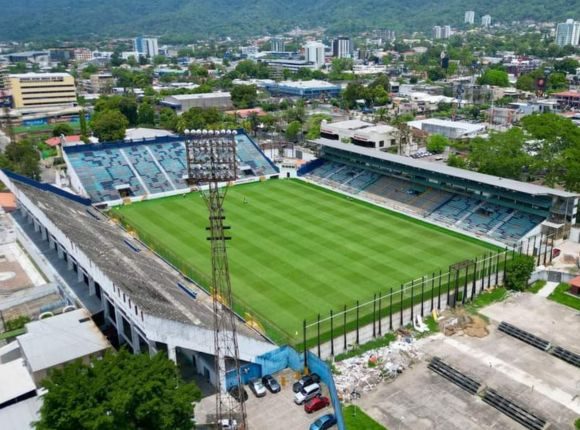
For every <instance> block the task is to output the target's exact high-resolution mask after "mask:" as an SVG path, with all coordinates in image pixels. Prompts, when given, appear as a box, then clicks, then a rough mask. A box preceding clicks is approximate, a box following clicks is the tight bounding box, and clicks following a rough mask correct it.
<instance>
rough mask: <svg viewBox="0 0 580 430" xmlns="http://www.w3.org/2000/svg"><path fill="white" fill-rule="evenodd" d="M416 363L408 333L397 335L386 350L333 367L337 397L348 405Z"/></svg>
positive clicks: (370, 353) (371, 352) (366, 354)
mask: <svg viewBox="0 0 580 430" xmlns="http://www.w3.org/2000/svg"><path fill="white" fill-rule="evenodd" d="M420 359H421V354H420V353H419V351H418V350H417V348H416V346H415V339H414V338H413V337H412V336H410V335H409V333H406V334H401V333H399V336H398V338H397V340H396V341H393V342H391V343H390V344H389V345H388V346H384V347H382V348H377V349H374V350H371V351H368V352H365V353H364V354H362V355H360V356H357V357H352V358H347V359H346V360H343V361H340V362H338V363H336V364H335V368H336V373H337V374H336V375H334V381H335V384H336V389H337V391H338V396H339V398H340V399H341V400H342V401H343V402H349V401H352V400H354V399H356V398H358V397H360V396H361V394H362V393H366V392H369V391H372V390H374V389H375V387H376V386H377V385H378V384H379V383H381V382H382V381H384V380H390V379H394V378H396V377H397V376H398V375H399V374H401V373H403V371H404V370H405V369H407V368H409V367H412V366H413V364H414V363H416V362H418V361H419V360H420Z"/></svg>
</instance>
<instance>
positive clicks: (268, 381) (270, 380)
mask: <svg viewBox="0 0 580 430" xmlns="http://www.w3.org/2000/svg"><path fill="white" fill-rule="evenodd" d="M262 384H264V386H265V387H266V388H267V389H268V390H270V392H272V393H279V392H280V390H281V389H282V387H280V384H279V383H278V381H276V378H274V377H273V376H272V375H264V376H263V377H262Z"/></svg>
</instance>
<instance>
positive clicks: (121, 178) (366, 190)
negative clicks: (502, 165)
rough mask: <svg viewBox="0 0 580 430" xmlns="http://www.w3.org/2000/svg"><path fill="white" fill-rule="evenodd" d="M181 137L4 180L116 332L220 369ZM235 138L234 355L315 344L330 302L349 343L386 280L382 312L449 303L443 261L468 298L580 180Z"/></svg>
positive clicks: (554, 224) (202, 237) (572, 211)
mask: <svg viewBox="0 0 580 430" xmlns="http://www.w3.org/2000/svg"><path fill="white" fill-rule="evenodd" d="M184 139H185V138H184V137H180V136H175V137H163V138H156V139H148V140H142V141H130V142H110V143H103V144H90V145H79V146H73V147H65V148H63V158H64V160H65V162H66V165H67V177H66V178H61V184H60V187H58V188H57V187H55V186H50V185H46V184H39V183H36V182H34V181H31V180H28V179H26V178H22V177H19V176H17V175H14V174H12V173H10V172H6V171H4V172H2V174H1V176H2V177H1V179H2V181H3V182H4V183H5V184H7V186H8V187H9V188H10V189H11V191H12V192H13V193H14V194H15V196H16V199H17V201H18V205H19V208H20V211H19V214H18V215H17V216H16V220H17V223H18V231H19V234H21V236H22V240H24V241H28V242H30V246H31V247H32V246H34V247H37V248H39V249H42V250H44V251H45V252H46V253H48V254H49V255H52V256H53V258H54V260H55V261H57V262H58V261H60V262H61V263H62V265H63V267H65V268H66V270H68V271H69V272H72V273H74V274H75V276H76V279H77V282H76V283H72V284H71V285H70V291H68V292H67V293H68V294H69V296H70V300H71V302H75V301H76V302H80V303H82V304H83V305H85V306H86V307H87V308H88V309H89V310H90V311H91V313H93V315H97V316H98V317H99V318H101V320H102V321H103V324H104V325H106V326H110V327H111V328H112V330H113V331H114V332H115V334H116V335H117V338H118V341H119V343H122V344H127V345H129V346H130V347H131V348H132V349H133V350H134V351H143V350H149V351H156V350H165V351H167V353H168V355H169V356H170V357H172V358H174V359H178V360H180V359H181V360H185V361H187V362H189V363H192V364H193V366H194V368H195V369H196V371H197V372H198V373H200V374H202V375H205V376H206V377H207V378H208V379H209V380H212V372H213V370H212V369H213V368H214V366H213V363H212V347H213V345H212V333H211V296H210V295H209V293H208V287H209V282H208V277H209V274H210V273H211V271H210V258H209V245H208V243H207V241H206V234H205V228H206V225H207V208H206V207H205V206H204V203H203V201H202V199H201V198H200V196H199V194H198V193H196V192H192V191H195V189H193V188H190V187H188V186H187V184H186V182H185V177H186V166H187V161H186V155H185V144H184ZM236 143H237V157H238V172H237V177H238V180H237V181H235V183H231V184H228V185H227V186H228V187H229V189H228V196H227V199H226V206H225V207H226V216H227V222H228V224H229V225H231V227H232V230H231V235H232V236H233V240H232V241H231V243H229V247H228V254H229V260H230V269H231V276H232V288H233V293H234V301H235V309H234V310H235V311H236V312H237V313H238V315H239V317H240V318H239V326H240V331H239V335H240V357H241V359H242V360H243V361H244V362H248V363H250V362H257V361H259V357H260V356H261V355H263V354H267V353H268V352H270V351H272V350H274V349H275V348H276V347H277V346H276V345H277V344H291V345H293V346H297V347H301V346H303V347H306V346H307V345H306V343H307V340H308V346H309V347H310V346H311V345H313V343H312V342H310V341H311V340H312V337H315V336H316V335H317V337H318V351H319V352H320V341H321V337H322V339H323V340H328V339H331V338H332V337H333V336H334V335H333V332H332V330H333V324H332V315H333V311H334V312H335V313H336V314H339V313H340V311H341V310H343V309H344V322H343V323H342V326H341V330H343V331H344V333H345V335H344V336H345V348H346V331H347V329H348V330H351V329H353V327H354V326H353V324H354V323H355V320H354V319H353V318H351V316H350V314H349V317H348V321H347V312H346V309H347V307H348V308H349V309H355V308H356V330H357V342H358V340H359V338H358V329H359V323H360V324H363V323H370V322H371V318H372V324H373V334H374V323H375V319H376V318H375V315H376V311H377V310H376V307H377V306H376V304H377V300H376V299H377V294H378V315H379V320H380V319H381V318H382V317H383V316H386V315H388V314H391V315H392V314H393V309H394V308H395V307H397V306H399V307H400V312H401V313H400V315H401V320H400V325H403V323H405V321H403V308H407V307H409V306H410V309H411V320H412V318H413V313H412V312H413V306H414V305H415V304H417V303H419V300H420V301H421V306H422V303H423V302H424V301H425V299H426V298H428V297H430V299H431V308H433V306H434V301H435V300H436V298H435V295H436V296H437V298H438V305H437V307H441V297H443V296H445V295H444V294H442V291H444V290H445V287H446V286H447V295H446V297H444V299H445V300H446V301H445V300H443V302H444V303H443V306H444V305H445V304H446V303H449V302H450V300H451V296H450V294H449V285H450V283H451V280H450V279H451V275H449V278H447V279H446V280H445V279H443V278H444V276H443V275H442V273H445V274H447V273H450V274H451V273H452V272H451V270H452V269H453V270H455V272H453V273H455V281H454V282H455V288H456V290H457V289H458V288H457V286H458V285H464V292H463V294H462V295H461V296H462V298H463V300H465V297H466V296H467V292H468V288H467V286H468V282H471V281H472V280H473V289H472V291H473V292H475V281H476V278H478V277H479V276H480V275H481V273H483V272H482V271H485V273H486V276H488V278H487V279H488V280H489V279H491V278H492V275H493V274H495V280H496V282H497V280H498V276H499V272H500V268H501V262H502V261H503V262H504V264H505V258H507V255H508V253H507V252H505V248H506V247H510V249H516V248H517V247H518V246H519V247H520V249H521V244H522V243H524V241H526V240H527V241H528V248H529V244H530V241H529V238H530V237H533V238H534V241H533V245H532V250H531V252H532V253H536V252H539V251H540V250H541V249H542V239H541V238H542V235H544V234H545V235H547V234H548V233H549V232H553V231H559V230H560V229H561V226H563V225H566V224H574V223H575V222H576V210H577V209H576V208H577V206H578V195H576V194H573V193H568V192H564V191H560V190H555V189H551V188H547V187H543V186H538V185H534V184H526V183H521V182H517V181H512V180H507V179H501V178H496V177H491V176H488V175H482V174H479V173H473V172H468V171H465V170H460V169H455V168H451V167H447V166H445V165H440V164H435V163H428V162H424V161H420V160H415V159H410V158H407V157H401V156H396V155H391V154H386V153H383V152H378V151H374V150H372V149H366V148H361V147H358V146H355V145H345V144H342V143H340V142H337V141H336V140H334V139H333V136H324V137H323V138H321V139H318V140H316V141H313V142H311V144H312V145H313V146H314V147H315V148H316V149H317V151H318V158H317V159H316V160H314V161H312V162H309V163H306V164H304V165H303V166H302V167H301V168H300V169H299V170H298V171H296V172H284V174H281V173H280V170H279V169H278V168H277V166H276V165H274V164H273V163H272V162H271V161H270V160H269V159H268V158H267V157H266V156H265V155H264V153H263V152H262V151H261V149H260V147H259V146H258V145H257V144H256V143H255V142H254V141H253V140H252V139H251V138H250V137H249V136H248V135H246V134H245V133H243V132H240V133H238V135H237V136H236ZM538 236H540V243H539V244H538V245H536V239H535V238H536V237H538ZM544 243H545V247H547V244H549V242H547V241H544ZM501 258H503V260H501ZM478 261H479V262H480V263H483V268H482V267H481V265H480V266H478ZM462 262H463V263H462ZM465 262H468V264H465ZM473 262H475V264H473ZM457 263H462V265H459V266H458V265H457ZM457 267H460V268H461V269H457ZM464 268H465V273H463V272H461V274H460V270H463V269H464ZM437 273H438V274H439V275H436V274H437ZM442 279H443V282H442ZM478 279H479V278H478ZM488 282H489V281H488ZM403 285H405V288H403ZM408 285H410V287H409V288H407V286H408ZM419 286H420V287H419ZM399 287H400V290H397V294H396V295H395V294H394V293H393V289H397V288H399ZM414 288H415V289H414ZM442 288H443V290H442ZM399 291H400V294H399ZM386 292H390V294H389V295H388V296H382V293H386ZM473 292H472V297H473ZM455 296H456V298H457V297H459V296H460V295H459V294H457V293H456V294H455ZM373 298H374V299H373ZM381 298H383V300H384V301H383V303H382V304H381ZM387 298H388V299H389V305H388V309H386V308H385V306H386V305H385V303H386V301H387ZM373 300H374V301H373ZM359 302H360V303H361V305H360V306H359ZM363 302H364V303H366V305H367V306H366V307H363V304H362V303H363ZM369 303H371V305H368V304H369ZM381 306H382V307H381ZM359 311H360V313H361V315H359ZM422 311H423V308H422V307H421V312H422ZM329 314H330V319H331V321H330V332H328V330H326V329H324V330H323V333H322V334H321V332H320V331H321V330H320V323H319V325H318V333H317V334H314V332H313V331H312V330H310V331H309V332H308V334H306V322H305V321H306V320H308V321H309V322H312V321H315V320H317V319H318V321H320V318H321V315H322V317H323V318H326V316H328V315H329ZM371 314H372V317H371ZM359 317H360V318H359ZM390 325H391V326H392V325H393V321H392V318H391V321H390ZM379 327H380V324H379ZM380 330H381V329H380V328H379V332H380ZM307 338H308V339H307ZM332 350H333V351H334V345H333V346H332ZM213 382H215V381H213Z"/></svg>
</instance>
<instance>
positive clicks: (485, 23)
mask: <svg viewBox="0 0 580 430" xmlns="http://www.w3.org/2000/svg"><path fill="white" fill-rule="evenodd" d="M481 25H482V26H483V27H489V26H490V25H491V16H489V15H483V16H482V17H481Z"/></svg>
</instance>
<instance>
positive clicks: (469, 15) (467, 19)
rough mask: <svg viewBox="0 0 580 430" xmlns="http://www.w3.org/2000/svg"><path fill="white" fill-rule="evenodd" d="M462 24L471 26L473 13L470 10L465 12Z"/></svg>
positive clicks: (473, 20) (473, 19)
mask: <svg viewBox="0 0 580 430" xmlns="http://www.w3.org/2000/svg"><path fill="white" fill-rule="evenodd" d="M463 22H464V23H465V24H473V23H474V22H475V12H474V11H472V10H468V11H467V12H465V20H464V21H463Z"/></svg>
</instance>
